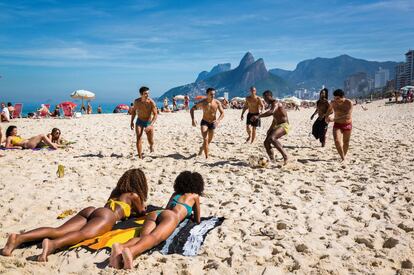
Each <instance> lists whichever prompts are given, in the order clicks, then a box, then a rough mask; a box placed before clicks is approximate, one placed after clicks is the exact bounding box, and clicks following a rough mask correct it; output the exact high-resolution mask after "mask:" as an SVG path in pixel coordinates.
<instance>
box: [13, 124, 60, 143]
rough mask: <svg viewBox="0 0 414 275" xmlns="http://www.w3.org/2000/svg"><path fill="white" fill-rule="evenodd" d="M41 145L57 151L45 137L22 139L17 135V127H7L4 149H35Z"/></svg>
mask: <svg viewBox="0 0 414 275" xmlns="http://www.w3.org/2000/svg"><path fill="white" fill-rule="evenodd" d="M42 143H44V144H46V145H48V146H50V148H52V149H57V148H58V146H57V145H56V144H54V143H52V141H51V140H50V139H49V138H48V137H47V136H46V135H37V136H34V137H31V138H29V139H24V138H22V137H21V136H19V135H17V127H16V126H13V125H12V126H9V127H8V128H7V130H6V148H9V149H35V148H37V147H38V146H39V145H41V144H42Z"/></svg>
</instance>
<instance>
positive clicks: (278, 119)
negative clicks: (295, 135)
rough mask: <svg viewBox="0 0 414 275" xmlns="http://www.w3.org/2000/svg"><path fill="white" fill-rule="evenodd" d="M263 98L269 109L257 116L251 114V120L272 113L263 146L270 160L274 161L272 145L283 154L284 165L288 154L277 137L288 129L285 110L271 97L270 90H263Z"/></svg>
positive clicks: (286, 132) (285, 133)
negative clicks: (271, 119)
mask: <svg viewBox="0 0 414 275" xmlns="http://www.w3.org/2000/svg"><path fill="white" fill-rule="evenodd" d="M263 98H264V100H265V101H266V103H267V104H268V105H269V110H267V111H265V112H263V113H260V114H259V115H257V116H253V117H252V120H253V121H255V120H257V119H259V118H261V117H268V116H271V115H273V121H272V125H270V128H269V130H268V131H267V136H266V139H265V141H264V147H265V148H266V152H267V154H268V155H269V158H270V160H271V161H275V157H274V155H273V150H272V145H273V146H274V147H276V149H277V150H278V151H279V152H280V153H281V154H282V156H283V165H286V164H287V162H288V156H287V154H286V152H285V150H284V149H283V146H282V144H281V143H280V141H279V139H280V138H281V137H283V136H284V135H287V134H288V133H289V130H290V125H289V120H288V117H287V113H286V110H285V108H284V107H283V105H282V104H281V103H280V102H277V100H276V99H274V98H273V95H272V91H270V90H267V91H265V92H264V93H263Z"/></svg>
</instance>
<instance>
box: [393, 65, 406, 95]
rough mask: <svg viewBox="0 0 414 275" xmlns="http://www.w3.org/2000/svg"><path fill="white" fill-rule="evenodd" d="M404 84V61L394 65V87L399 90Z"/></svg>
mask: <svg viewBox="0 0 414 275" xmlns="http://www.w3.org/2000/svg"><path fill="white" fill-rule="evenodd" d="M404 86H405V63H400V64H398V65H397V66H395V89H397V90H399V89H401V88H402V87H404Z"/></svg>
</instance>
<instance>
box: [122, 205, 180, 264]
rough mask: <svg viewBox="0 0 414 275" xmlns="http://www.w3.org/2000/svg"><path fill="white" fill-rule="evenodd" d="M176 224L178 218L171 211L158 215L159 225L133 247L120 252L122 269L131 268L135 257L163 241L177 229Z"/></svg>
mask: <svg viewBox="0 0 414 275" xmlns="http://www.w3.org/2000/svg"><path fill="white" fill-rule="evenodd" d="M178 223H179V220H178V217H177V215H176V214H175V213H174V212H173V211H171V210H165V211H163V212H162V213H161V214H160V224H158V225H157V226H156V228H155V229H154V230H153V231H152V232H151V233H150V234H148V235H145V236H141V237H140V239H139V241H138V242H137V243H136V244H135V245H134V246H132V247H129V248H128V247H126V248H124V249H123V250H122V259H123V261H124V268H125V269H130V268H132V265H133V260H134V258H135V257H136V256H138V255H140V254H142V253H143V252H145V251H147V250H148V249H151V248H153V247H155V246H156V245H158V244H160V243H161V242H163V241H165V240H166V239H167V238H168V237H169V236H170V235H171V234H172V233H173V232H174V230H175V229H176V228H177V225H178Z"/></svg>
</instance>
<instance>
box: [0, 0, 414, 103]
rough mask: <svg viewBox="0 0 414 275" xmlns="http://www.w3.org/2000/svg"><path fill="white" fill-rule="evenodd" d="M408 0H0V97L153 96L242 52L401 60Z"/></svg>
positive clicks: (412, 43)
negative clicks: (143, 89)
mask: <svg viewBox="0 0 414 275" xmlns="http://www.w3.org/2000/svg"><path fill="white" fill-rule="evenodd" d="M413 14H414V1H412V0H407V1H406V0H393V1H385V0H384V1H318V0H317V1H295V0H281V1H270V0H256V1H244V0H238V1H225V0H222V1H212V0H211V1H196V0H194V1H161V0H160V1H158V0H148V1H147V0H143V1H76V0H75V1H73V0H72V1H55V0H45V1H19V0H14V1H2V0H0V75H1V76H2V78H0V100H11V101H14V102H15V101H25V102H29V101H42V100H46V99H49V98H52V99H56V98H57V99H67V98H68V96H67V95H68V94H69V93H70V92H71V91H73V90H76V89H87V90H91V91H94V92H96V94H97V95H98V99H99V101H101V102H117V101H129V100H130V99H132V98H135V97H136V95H137V90H138V88H139V86H141V85H148V86H149V87H150V88H151V90H152V94H153V96H159V95H161V94H162V93H163V92H165V91H166V90H168V89H169V88H172V87H175V86H178V85H182V84H186V83H190V82H193V81H194V80H195V79H196V77H197V74H198V73H199V72H200V71H202V70H210V69H211V67H212V66H214V65H215V64H217V63H225V62H230V63H231V64H232V67H235V66H237V64H238V62H239V61H240V59H241V58H242V56H243V55H244V54H245V53H246V52H247V51H250V52H252V53H253V55H254V56H255V58H260V57H262V58H264V60H265V63H266V66H267V68H268V69H271V68H283V69H294V68H295V66H296V64H297V63H298V62H300V61H302V60H304V59H310V58H315V57H334V56H337V55H340V54H349V55H351V56H354V57H358V58H363V59H368V60H376V61H386V60H391V61H402V60H403V59H404V53H405V52H406V51H407V50H408V49H409V48H414V20H413Z"/></svg>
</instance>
